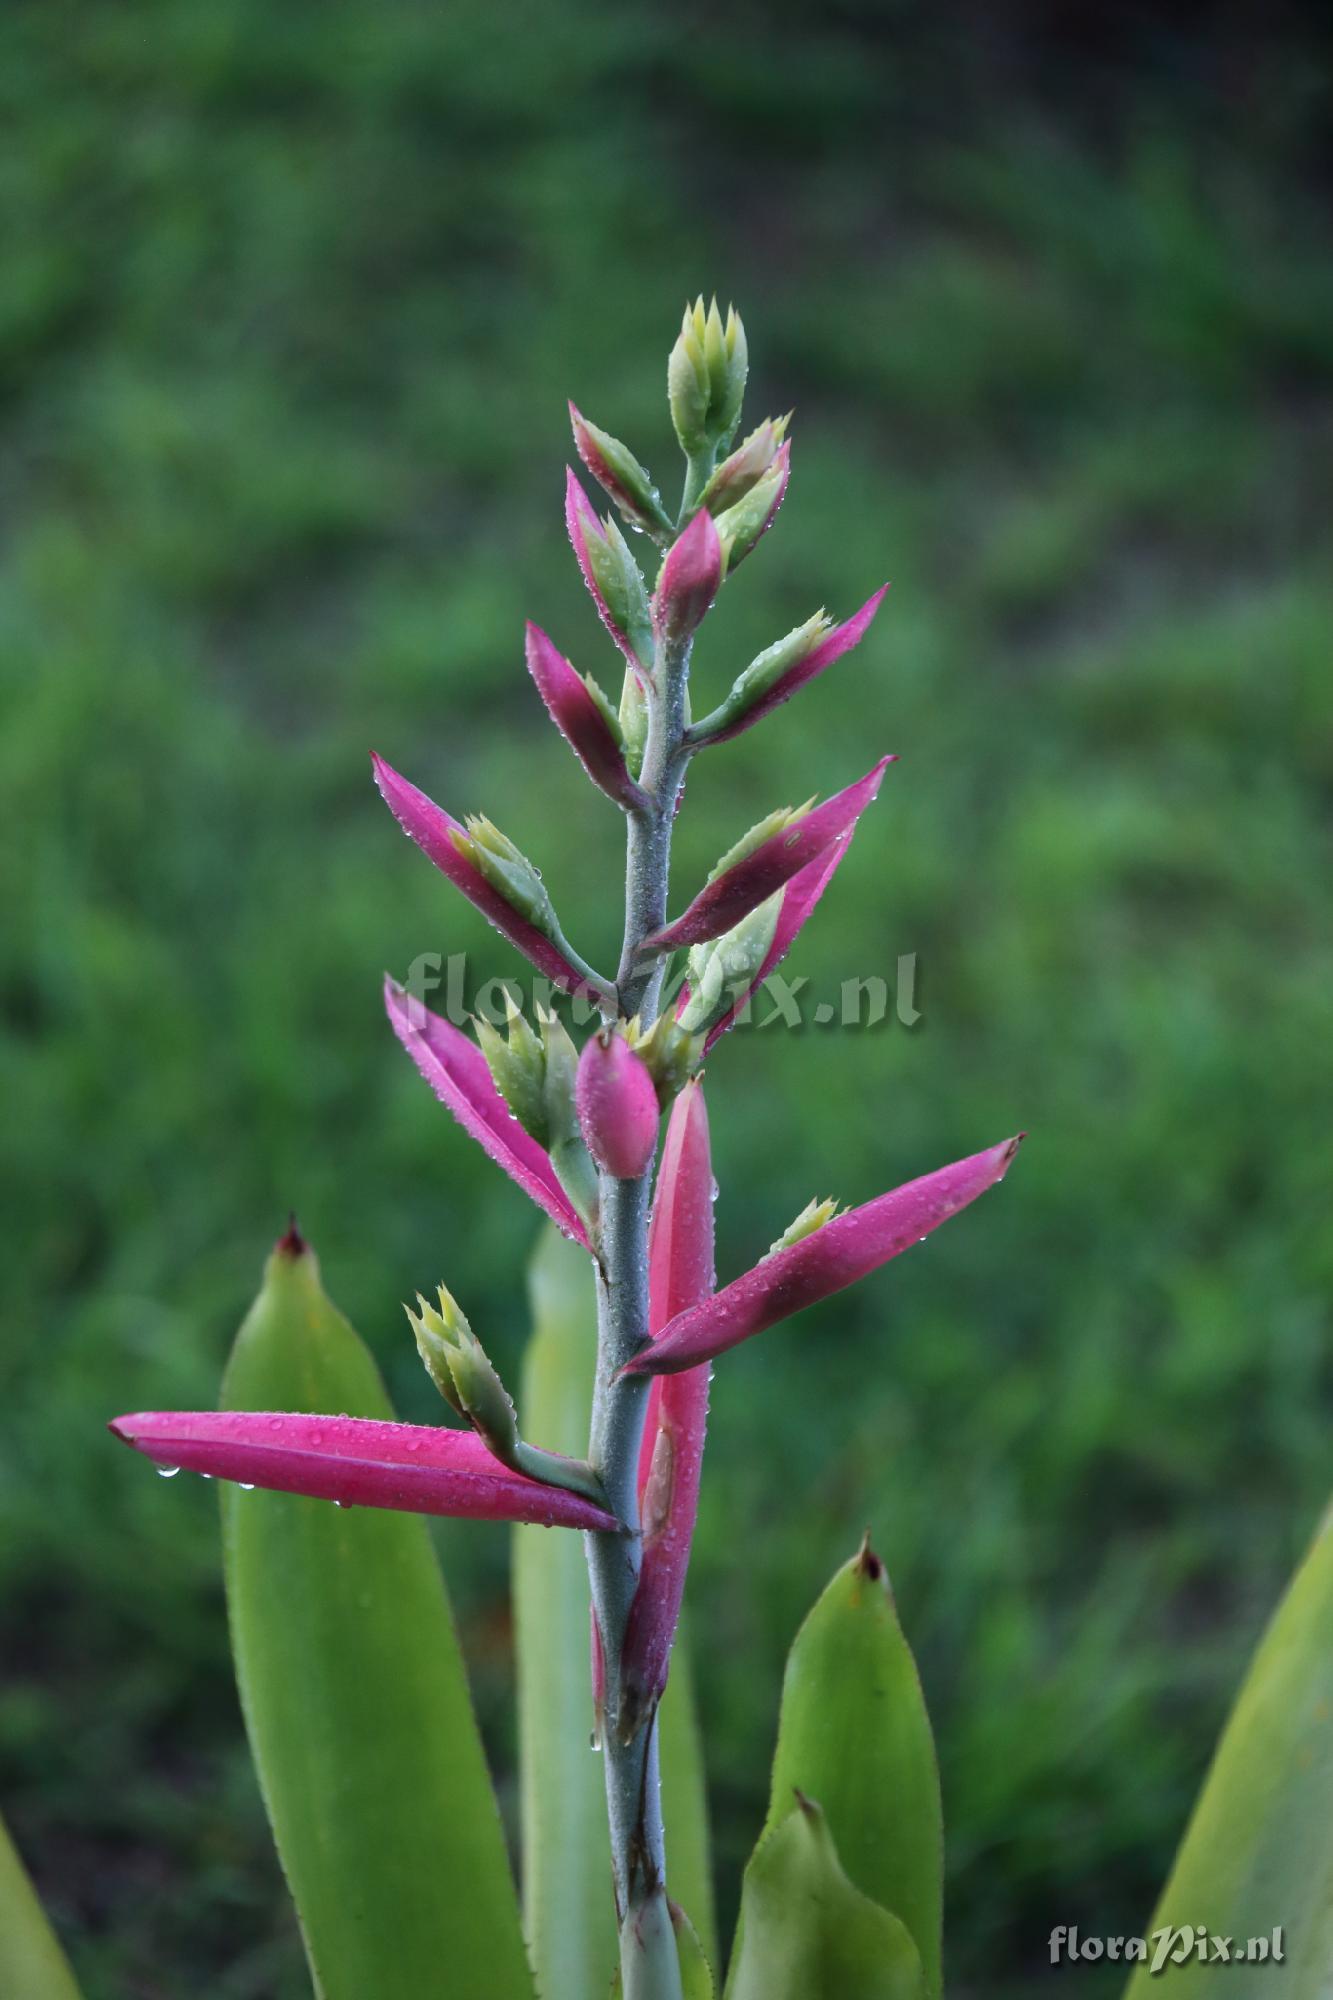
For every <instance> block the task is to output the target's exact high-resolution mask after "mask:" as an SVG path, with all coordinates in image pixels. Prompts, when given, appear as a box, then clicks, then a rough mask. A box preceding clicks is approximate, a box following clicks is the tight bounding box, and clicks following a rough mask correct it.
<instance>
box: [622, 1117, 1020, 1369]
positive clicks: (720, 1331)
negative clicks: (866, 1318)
mask: <svg viewBox="0 0 1333 2000" xmlns="http://www.w3.org/2000/svg"><path fill="white" fill-rule="evenodd" d="M1021 1137H1022V1134H1021V1133H1020V1135H1019V1138H1017V1139H1006V1140H1005V1141H1004V1142H1003V1144H1002V1145H999V1146H992V1147H990V1148H989V1150H988V1151H986V1152H984V1153H973V1154H972V1155H971V1156H970V1157H969V1158H968V1159H965V1160H957V1161H955V1162H954V1164H953V1165H952V1166H949V1167H941V1168H939V1169H938V1171H937V1172H935V1173H933V1174H923V1175H922V1176H921V1178H920V1179H919V1180H914V1181H908V1182H906V1183H905V1184H904V1185H903V1186H902V1187H899V1188H894V1189H892V1190H891V1192H890V1193H888V1194H882V1195H880V1196H879V1197H878V1198H877V1199H876V1200H875V1201H868V1202H866V1203H865V1204H864V1206H863V1207H861V1208H854V1209H851V1210H849V1212H848V1213H847V1214H846V1215H838V1216H835V1217H834V1218H833V1220H832V1221H831V1222H826V1223H825V1224H824V1225H823V1227H822V1228H821V1229H817V1230H815V1232H814V1234H813V1235H811V1236H806V1237H803V1238H802V1239H801V1240H800V1241H799V1242H797V1243H793V1244H791V1245H790V1246H789V1247H788V1248H787V1249H785V1250H776V1251H773V1252H771V1253H770V1255H769V1256H767V1257H765V1258H764V1259H763V1260H762V1262H760V1263H758V1264H756V1265H755V1267H754V1269H753V1270H752V1271H747V1272H746V1273H745V1276H744V1277H743V1278H737V1279H736V1280H735V1282H734V1283H733V1284H730V1285H727V1286H724V1288H723V1289H722V1290H721V1291H720V1292H717V1293H715V1294H714V1296H713V1297H712V1298H710V1299H705V1300H704V1301H703V1303H702V1304H700V1305H696V1306H692V1307H689V1308H688V1309H687V1310H686V1311H684V1312H682V1313H679V1314H677V1316H676V1317H675V1319H673V1320H672V1321H671V1322H670V1324H669V1325H668V1326H667V1327H665V1328H664V1329H663V1331H662V1333H661V1334H659V1335H658V1337H657V1339H656V1340H654V1341H652V1342H651V1343H650V1345H649V1346H647V1347H645V1348H644V1349H643V1350H642V1352H641V1353H639V1354H637V1355H635V1357H634V1359H633V1360H632V1361H630V1362H629V1363H627V1365H626V1367H625V1369H624V1371H623V1372H624V1373H625V1374H629V1375H651V1374H671V1373H674V1372H675V1371H676V1370H678V1369H682V1368H694V1367H697V1366H698V1364H699V1363H700V1362H701V1361H709V1360H712V1359H713V1358H714V1356H716V1355H718V1354H723V1353H725V1352H726V1350H727V1349H728V1348H731V1347H736V1346H738V1345H739V1343H740V1342H741V1341H742V1340H748V1339H749V1338H750V1336H751V1335H752V1334H755V1333H762V1332H763V1331H764V1329H765V1328H766V1327H770V1326H774V1325H776V1323H777V1322H778V1321H779V1320H783V1319H790V1317H791V1315H792V1314H793V1313H797V1312H800V1311H801V1310H802V1309H803V1308H804V1307H805V1306H809V1305H813V1304H815V1302H816V1301H817V1300H819V1299H826V1298H828V1297H829V1296H830V1295H831V1294H832V1293H834V1292H840V1291H842V1290H843V1288H844V1287H845V1286H847V1285H851V1284H854V1283H855V1282H856V1280H857V1279H858V1278H864V1277H865V1276H866V1275H867V1274H868V1273H869V1272H871V1271H874V1270H877V1269H878V1267H879V1266H880V1265H881V1264H886V1263H887V1262H888V1261H889V1259H890V1258H891V1257H896V1256H898V1254H899V1253H900V1252H901V1251H903V1250H908V1249H910V1248H911V1246H912V1245H913V1244H914V1243H918V1242H920V1240H921V1238H922V1237H923V1236H928V1235H929V1234H930V1232H931V1230H932V1229H938V1228H939V1226H940V1224H941V1223H942V1222H947V1221H948V1220H949V1218H950V1216H952V1215H956V1214H957V1213H958V1211H959V1209H961V1208H966V1207H967V1205H968V1203H969V1202H973V1201H975V1200H976V1198H977V1196H978V1195H979V1194H984V1193H985V1191H986V1189H987V1188H989V1187H993V1186H994V1185H995V1183H996V1181H998V1180H1002V1179H1003V1177H1004V1174H1005V1172H1006V1170H1007V1168H1008V1166H1009V1162H1010V1161H1011V1160H1012V1159H1013V1157H1014V1154H1015V1153H1016V1152H1017V1151H1018V1147H1019V1140H1020V1139H1021Z"/></svg>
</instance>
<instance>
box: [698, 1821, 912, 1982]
mask: <svg viewBox="0 0 1333 2000" xmlns="http://www.w3.org/2000/svg"><path fill="white" fill-rule="evenodd" d="M741 1918H742V1925H741V1942H740V1943H739V1944H738V1946H737V1951H736V1957H735V1960H734V1962H733V1964H732V1968H731V1975H730V1977H729V1979H728V1981H727V2000H921V1996H922V1995H923V1994H924V1993H925V1991H926V1987H925V1975H924V1973H923V1972H922V1968H921V1959H920V1956H919V1954H918V1952H917V1948H916V1946H915V1944H914V1943H913V1942H912V1938H911V1935H910V1933H909V1932H908V1930H907V1927H906V1926H905V1925H904V1924H902V1923H900V1922H899V1920H898V1918H897V1917H894V1916H890V1915H889V1912H888V1911H887V1910H883V1909H881V1908H880V1907H879V1905H878V1904H877V1903H874V1902H872V1901H871V1899H870V1898H869V1896H863V1895H862V1893H861V1891H860V1890H859V1889H858V1888H857V1887H856V1886H855V1885H854V1884H853V1883H852V1882H850V1881H849V1880H848V1878H847V1874H846V1872H845V1870H844V1869H843V1867H842V1864H841V1862H840V1861H839V1859H838V1851H837V1848H836V1846H835V1844H834V1841H833V1836H832V1834H831V1833H830V1831H829V1824H828V1821H827V1819H826V1818H825V1816H824V1814H823V1813H822V1812H821V1810H820V1808H819V1807H818V1806H817V1805H816V1804H815V1803H814V1802H813V1801H812V1800H810V1799H806V1798H799V1799H798V1800H797V1803H796V1805H795V1807H794V1809H793V1810H792V1811H790V1812H789V1813H788V1814H787V1816H786V1818H785V1819H782V1820H780V1821H779V1822H778V1824H777V1825H776V1826H775V1827H774V1828H773V1829H772V1831H771V1832H769V1833H766V1834H765V1835H764V1837H763V1839H762V1840H761V1841H760V1843H759V1845H758V1847H757V1848H756V1849H755V1851H754V1853H753V1855H752V1856H751V1858H750V1865H749V1867H748V1868H747V1869H746V1871H745V1885H744V1888H743V1890H742V1894H741Z"/></svg>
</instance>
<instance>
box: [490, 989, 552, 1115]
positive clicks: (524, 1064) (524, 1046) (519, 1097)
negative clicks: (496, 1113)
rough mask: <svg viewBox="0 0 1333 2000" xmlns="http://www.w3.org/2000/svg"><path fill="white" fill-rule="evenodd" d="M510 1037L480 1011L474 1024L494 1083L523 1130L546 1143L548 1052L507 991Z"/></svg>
mask: <svg viewBox="0 0 1333 2000" xmlns="http://www.w3.org/2000/svg"><path fill="white" fill-rule="evenodd" d="M505 1000H506V1004H507V1008H508V1018H507V1021H506V1024H505V1025H506V1027H507V1028H508V1030H509V1035H508V1040H506V1039H505V1037H504V1036H503V1035H502V1034H501V1033H500V1032H499V1030H498V1029H497V1028H494V1027H492V1026H491V1023H490V1022H489V1021H487V1020H486V1019H484V1017H482V1016H480V1015H478V1017H477V1019H476V1021H475V1023H474V1026H475V1028H476V1031H477V1041H478V1043H479V1044H480V1046H481V1052H482V1054H483V1055H484V1056H485V1058H486V1066H487V1068H488V1069H489V1070H490V1073H491V1076H492V1078H493V1079H494V1082H495V1087H496V1089H497V1090H498V1091H499V1093H500V1095H501V1097H503V1099H504V1101H505V1103H506V1104H507V1105H508V1106H509V1109H510V1110H511V1111H512V1112H513V1114H514V1116H515V1118H517V1120H518V1122H519V1124H520V1125H521V1126H522V1127H523V1130H524V1131H525V1132H526V1133H527V1134H528V1135H529V1137H530V1138H533V1139H535V1140H536V1141H537V1144H538V1145H539V1146H545V1145H547V1144H548V1142H549V1138H550V1125H549V1120H548V1117H547V1110H546V1052H545V1050H544V1049H543V1047H542V1044H541V1042H540V1041H539V1040H538V1038H537V1036H536V1035H535V1034H534V1033H533V1031H532V1029H531V1028H530V1027H529V1025H528V1023H527V1021H526V1020H525V1018H524V1016H523V1014H522V1013H521V1012H520V1011H519V1009H518V1008H517V1007H516V1006H515V1005H514V1003H513V1001H512V999H510V997H509V995H508V993H506V995H505Z"/></svg>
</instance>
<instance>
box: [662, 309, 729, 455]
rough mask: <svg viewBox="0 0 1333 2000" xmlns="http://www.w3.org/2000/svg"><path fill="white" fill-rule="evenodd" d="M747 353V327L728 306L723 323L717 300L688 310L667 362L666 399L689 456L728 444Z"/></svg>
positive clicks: (678, 435) (683, 448)
mask: <svg viewBox="0 0 1333 2000" xmlns="http://www.w3.org/2000/svg"><path fill="white" fill-rule="evenodd" d="M748 366H749V357H748V352H747V348H746V341H745V328H744V327H743V326H742V324H741V322H740V320H739V318H738V317H737V315H736V313H735V312H734V311H733V310H732V309H731V308H730V307H728V309H727V317H726V322H725V324H724V323H723V319H722V315H721V313H720V312H719V311H718V309H717V300H716V299H714V300H713V302H712V304H711V306H710V307H709V308H708V310H707V312H705V311H704V302H703V298H702V296H700V297H699V298H698V299H696V300H695V302H694V304H693V305H692V306H687V307H686V309H685V317H684V319H683V321H682V322H681V329H680V334H679V336H678V337H677V340H676V344H675V346H674V347H673V348H672V350H671V358H670V360H669V361H668V363H667V399H668V401H669V403H670V405H671V421H672V423H673V424H674V425H675V429H676V436H677V437H678V438H679V439H680V446H681V450H682V451H683V452H685V453H686V455H687V456H688V457H691V458H694V457H697V456H698V455H699V454H700V453H701V452H705V451H715V450H716V449H717V448H718V446H719V445H722V444H726V443H729V442H730V440H731V438H732V436H733V435H734V433H735V429H736V425H737V424H738V422H739V421H740V414H741V401H742V398H743V397H744V394H745V376H746V371H747V369H748Z"/></svg>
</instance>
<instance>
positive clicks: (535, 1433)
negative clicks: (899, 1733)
mask: <svg viewBox="0 0 1333 2000" xmlns="http://www.w3.org/2000/svg"><path fill="white" fill-rule="evenodd" d="M529 1293H530V1297H531V1303H532V1316H533V1331H532V1338H531V1340H530V1342H529V1344H528V1351H527V1355H526V1358H525V1361H524V1367H523V1379H522V1384H521V1390H520V1395H519V1413H520V1417H521V1419H522V1424H523V1429H524V1433H525V1435H527V1436H528V1437H531V1438H533V1439H536V1440H537V1441H538V1442H540V1443H541V1444H543V1445H545V1446H547V1447H548V1448H549V1449H550V1450H552V1451H563V1452H568V1453H570V1454H571V1455H573V1456H578V1457H582V1455H583V1454H584V1452H586V1450H587V1448H588V1413H589V1410H590V1408H591V1405H592V1385H593V1368H594V1362H595V1358H596V1344H597V1328H596V1299H595V1295H594V1291H593V1276H592V1265H591V1262H590V1260H589V1257H588V1253H587V1251H586V1250H581V1249H579V1247H578V1246H577V1245H576V1244H573V1243H569V1242H567V1241H566V1239H565V1238H564V1237H563V1236H561V1235H560V1234H559V1232H558V1231H557V1230H556V1229H554V1228H550V1229H547V1230H546V1231H545V1232H544V1233H543V1235H542V1238H541V1242H540V1244H539V1247H538V1250H537V1254H536V1256H535V1257H534V1259H533V1262H532V1267H531V1271H530V1276H529ZM514 1624H515V1632H516V1644H517V1656H518V1661H517V1663H518V1723H519V1754H520V1762H521V1769H522V1800H523V1924H524V1929H525V1931H526V1933H527V1939H528V1949H529V1951H530V1952H531V1955H532V1962H533V1967H534V1969H535V1971H536V1975H537V1986H538V1990H539V1992H540V1993H541V1994H542V2000H583V1996H584V1995H588V1994H593V1995H595V1994H599V1993H606V1992H607V1991H608V1989H609V1987H610V1984H611V1978H612V1974H613V1973H614V1971H615V1968H616V1965H617V1962H618V1956H619V1953H618V1945H617V1936H616V1911H615V1900H614V1897H613V1896H612V1893H611V1853H610V1846H609V1840H608V1834H607V1823H606V1774H605V1772H604V1770H603V1768H602V1760H601V1758H600V1756H597V1755H595V1754H594V1752H593V1750H592V1748H591V1743H590V1738H591V1732H592V1719H593V1718H592V1685H591V1676H590V1672H589V1664H588V1662H589V1632H590V1619H589V1609H588V1569H587V1562H586V1560H585V1557H584V1553H583V1540H582V1537H581V1536H579V1535H553V1534H551V1533H549V1532H548V1530H547V1529H545V1528H516V1529H515V1530H514Z"/></svg>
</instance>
